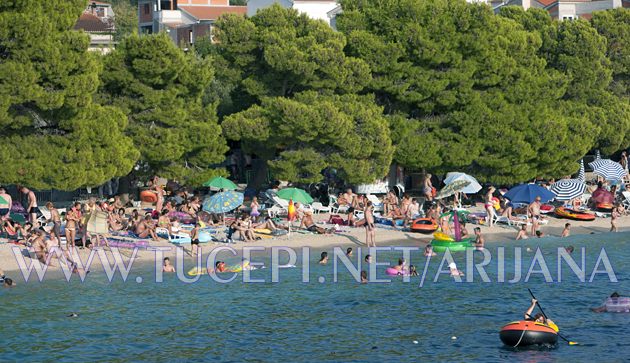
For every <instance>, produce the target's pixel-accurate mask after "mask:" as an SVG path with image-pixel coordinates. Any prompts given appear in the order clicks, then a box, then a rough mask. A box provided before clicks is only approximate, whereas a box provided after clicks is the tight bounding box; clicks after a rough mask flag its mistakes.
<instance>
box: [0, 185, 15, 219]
mask: <svg viewBox="0 0 630 363" xmlns="http://www.w3.org/2000/svg"><path fill="white" fill-rule="evenodd" d="M12 205H13V199H11V195H9V194H8V193H7V190H6V189H4V187H0V220H7V219H9V217H10V216H11V206H12Z"/></svg>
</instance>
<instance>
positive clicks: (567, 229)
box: [560, 223, 571, 237]
mask: <svg viewBox="0 0 630 363" xmlns="http://www.w3.org/2000/svg"><path fill="white" fill-rule="evenodd" d="M570 234H571V223H566V224H565V225H564V229H563V230H562V234H561V235H560V237H569V235H570Z"/></svg>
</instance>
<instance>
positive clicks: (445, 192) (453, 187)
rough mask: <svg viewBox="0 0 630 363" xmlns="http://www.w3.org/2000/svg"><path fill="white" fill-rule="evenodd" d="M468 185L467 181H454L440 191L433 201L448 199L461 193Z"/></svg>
mask: <svg viewBox="0 0 630 363" xmlns="http://www.w3.org/2000/svg"><path fill="white" fill-rule="evenodd" d="M468 185H470V181H468V180H455V181H453V182H452V183H451V184H448V185H447V186H445V187H444V188H442V190H440V192H439V193H438V194H437V195H436V196H435V199H443V198H446V197H450V196H451V195H453V194H455V193H457V192H460V191H462V189H464V188H465V187H467V186H468Z"/></svg>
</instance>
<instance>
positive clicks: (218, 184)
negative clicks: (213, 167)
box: [203, 176, 238, 190]
mask: <svg viewBox="0 0 630 363" xmlns="http://www.w3.org/2000/svg"><path fill="white" fill-rule="evenodd" d="M203 186H204V187H210V188H215V189H219V190H221V189H223V190H235V189H237V188H238V187H237V186H236V184H234V182H233V181H231V180H229V179H226V178H224V177H222V176H217V177H215V178H212V179H210V180H208V181H207V182H205V183H203Z"/></svg>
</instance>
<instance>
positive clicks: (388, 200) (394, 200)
mask: <svg viewBox="0 0 630 363" xmlns="http://www.w3.org/2000/svg"><path fill="white" fill-rule="evenodd" d="M396 207H398V197H396V194H394V192H393V191H392V190H390V191H389V192H387V195H386V196H385V198H383V213H384V214H385V215H388V214H389V213H390V212H391V211H392V209H394V208H396Z"/></svg>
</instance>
